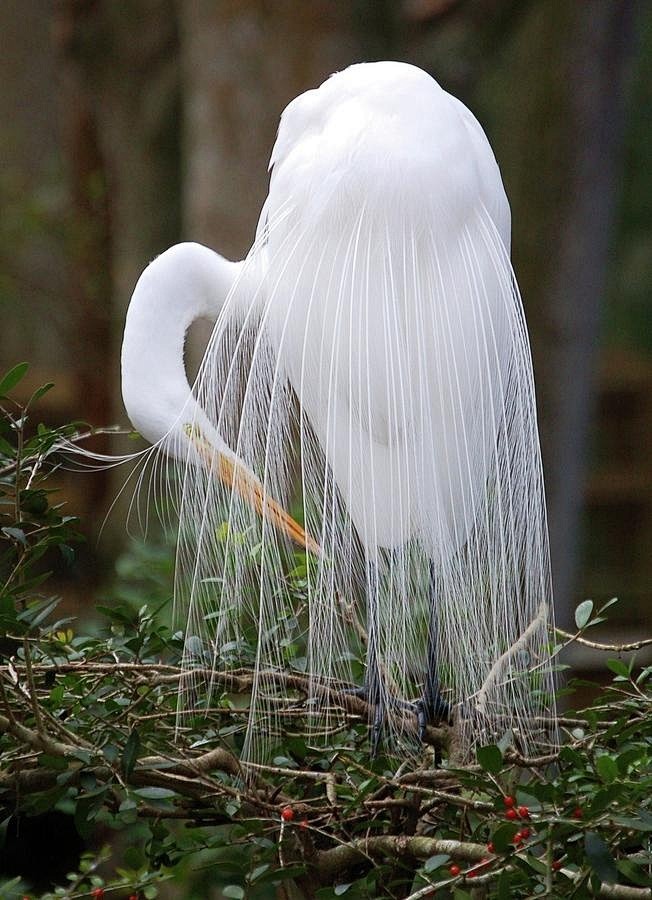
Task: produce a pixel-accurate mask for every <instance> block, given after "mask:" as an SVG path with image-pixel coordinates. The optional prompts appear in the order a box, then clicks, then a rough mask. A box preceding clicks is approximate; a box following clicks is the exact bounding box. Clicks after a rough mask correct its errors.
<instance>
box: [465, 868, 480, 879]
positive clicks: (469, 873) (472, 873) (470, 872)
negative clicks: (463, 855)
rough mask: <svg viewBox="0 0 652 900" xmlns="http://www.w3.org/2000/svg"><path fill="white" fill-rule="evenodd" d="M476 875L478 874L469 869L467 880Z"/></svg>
mask: <svg viewBox="0 0 652 900" xmlns="http://www.w3.org/2000/svg"><path fill="white" fill-rule="evenodd" d="M477 874H478V873H477V872H476V871H474V870H473V869H470V870H469V871H468V872H467V873H466V877H467V878H475V876H476V875H477Z"/></svg>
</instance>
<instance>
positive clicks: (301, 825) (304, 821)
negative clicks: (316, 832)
mask: <svg viewBox="0 0 652 900" xmlns="http://www.w3.org/2000/svg"><path fill="white" fill-rule="evenodd" d="M307 827H308V820H307V819H301V822H300V824H299V828H307Z"/></svg>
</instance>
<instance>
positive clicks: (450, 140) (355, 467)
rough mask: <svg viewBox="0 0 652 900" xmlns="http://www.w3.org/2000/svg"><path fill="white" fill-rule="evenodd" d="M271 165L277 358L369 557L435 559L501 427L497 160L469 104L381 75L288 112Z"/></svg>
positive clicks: (463, 517) (356, 73)
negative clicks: (415, 553) (406, 549)
mask: <svg viewBox="0 0 652 900" xmlns="http://www.w3.org/2000/svg"><path fill="white" fill-rule="evenodd" d="M272 165H273V172H272V176H271V184H270V192H269V197H268V201H267V203H266V206H265V209H264V211H263V215H262V216H261V229H262V228H266V247H265V252H266V254H267V259H268V262H269V268H268V285H267V287H268V292H269V293H268V298H267V304H268V321H269V325H270V328H271V331H272V332H273V334H274V342H275V343H276V345H277V347H278V348H279V357H280V359H281V360H282V364H283V366H284V368H285V371H286V373H287V375H288V377H289V379H290V381H291V383H292V385H293V387H294V389H295V391H296V393H297V395H298V397H299V402H300V404H301V407H302V408H303V410H304V412H305V414H306V416H307V417H308V419H309V421H310V423H311V425H312V427H313V429H314V430H315V432H316V433H317V436H318V439H319V442H320V444H321V447H322V449H323V451H324V453H325V455H326V457H327V459H328V461H329V463H330V465H331V467H332V470H333V473H334V477H335V480H336V483H337V485H338V488H339V490H340V492H341V494H342V497H343V500H344V502H345V504H346V506H347V508H348V510H349V512H350V514H351V518H352V520H353V522H354V524H355V526H356V529H357V531H358V534H359V536H360V537H361V539H362V541H363V543H365V544H366V545H367V546H382V547H392V546H396V545H399V544H402V543H404V542H405V541H406V540H408V539H409V538H410V537H411V536H416V537H418V538H419V539H420V540H421V541H422V542H423V543H424V544H426V545H427V548H428V552H429V555H430V556H431V557H434V558H439V557H440V556H441V555H442V554H446V553H448V552H449V551H450V549H451V547H454V546H458V545H459V544H460V543H462V542H463V541H464V539H465V537H466V535H467V533H468V531H469V528H470V526H471V523H472V521H473V517H474V513H475V507H476V505H477V501H476V496H475V495H476V494H479V493H480V492H481V483H482V481H483V479H485V477H486V469H487V466H488V462H487V461H486V460H485V459H484V456H485V455H486V454H487V453H491V452H493V451H492V447H491V446H490V445H489V446H488V445H487V442H486V441H483V440H481V436H480V434H479V432H480V431H482V430H484V431H485V432H486V431H487V430H495V427H496V426H495V424H494V423H493V422H492V421H489V420H490V419H492V418H495V416H496V415H498V414H499V413H498V411H497V410H496V409H495V407H494V406H492V403H491V402H489V401H490V398H489V394H490V393H491V392H492V391H493V386H494V384H495V382H496V378H497V377H499V373H500V360H499V359H498V356H499V353H498V351H497V349H496V341H497V339H498V338H500V332H502V331H503V330H505V325H504V321H503V320H504V316H505V313H504V311H503V309H502V304H503V303H504V282H505V279H506V278H507V279H509V277H510V276H509V272H508V265H507V263H506V255H507V252H508V242H509V207H508V204H507V200H506V197H505V193H504V190H503V187H502V182H501V179H500V173H499V171H498V167H497V165H496V162H495V159H494V157H493V153H492V151H491V149H490V147H489V144H488V142H487V140H486V138H485V137H484V134H483V132H482V129H481V128H480V126H479V124H478V123H477V122H476V120H475V119H474V118H473V116H472V115H471V113H470V112H469V111H468V110H467V109H466V108H465V107H464V106H463V104H461V103H460V102H459V101H457V100H456V99H455V98H453V97H452V96H451V95H449V94H447V93H446V92H445V91H443V90H442V89H441V88H440V87H439V86H438V85H437V83H436V82H435V81H434V80H433V79H432V78H430V77H429V76H428V75H427V74H425V73H424V72H422V71H421V70H419V69H416V68H414V67H412V66H409V65H406V64H403V63H391V62H390V63H377V64H372V65H368V64H367V65H359V66H352V67H350V68H349V69H347V70H346V71H345V72H342V73H338V74H337V75H334V76H332V77H331V78H330V79H329V80H328V81H327V82H326V83H325V84H324V85H322V86H321V87H320V88H318V89H317V90H314V91H309V92H307V93H306V94H303V95H302V96H301V97H299V98H297V99H296V100H295V101H293V102H292V103H291V104H290V105H289V106H288V108H287V109H286V111H285V112H284V114H283V117H282V119H281V126H280V129H279V135H278V139H277V142H276V145H275V148H274V151H273V154H272ZM471 248H473V249H471ZM496 333H498V338H497V336H496ZM483 389H484V391H485V395H486V400H487V403H485V405H484V409H483V410H481V411H480V413H479V414H478V409H477V407H478V404H477V398H478V396H479V391H481V390H483Z"/></svg>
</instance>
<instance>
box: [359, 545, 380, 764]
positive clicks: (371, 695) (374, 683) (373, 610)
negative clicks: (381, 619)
mask: <svg viewBox="0 0 652 900" xmlns="http://www.w3.org/2000/svg"><path fill="white" fill-rule="evenodd" d="M378 588H379V583H378V565H377V563H375V562H372V561H370V562H369V563H368V569H367V670H366V674H365V683H364V693H365V697H366V700H367V703H369V705H370V706H372V707H373V710H374V717H373V721H372V724H371V757H372V759H373V758H374V757H375V756H376V755H377V753H378V748H379V746H380V740H381V737H382V731H383V723H384V721H385V708H384V703H383V700H382V680H381V674H380V665H379V661H378V639H379V627H378Z"/></svg>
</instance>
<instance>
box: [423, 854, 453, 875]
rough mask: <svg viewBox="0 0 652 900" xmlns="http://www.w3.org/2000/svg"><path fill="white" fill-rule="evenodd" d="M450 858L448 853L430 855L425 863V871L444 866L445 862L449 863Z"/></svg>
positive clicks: (432, 870)
mask: <svg viewBox="0 0 652 900" xmlns="http://www.w3.org/2000/svg"><path fill="white" fill-rule="evenodd" d="M449 859H450V856H449V855H448V853H438V854H437V855H436V856H431V857H429V858H428V859H427V860H426V861H425V863H424V865H423V871H424V872H434V870H435V869H438V868H439V867H440V866H443V865H444V863H447V862H448V860H449Z"/></svg>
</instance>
